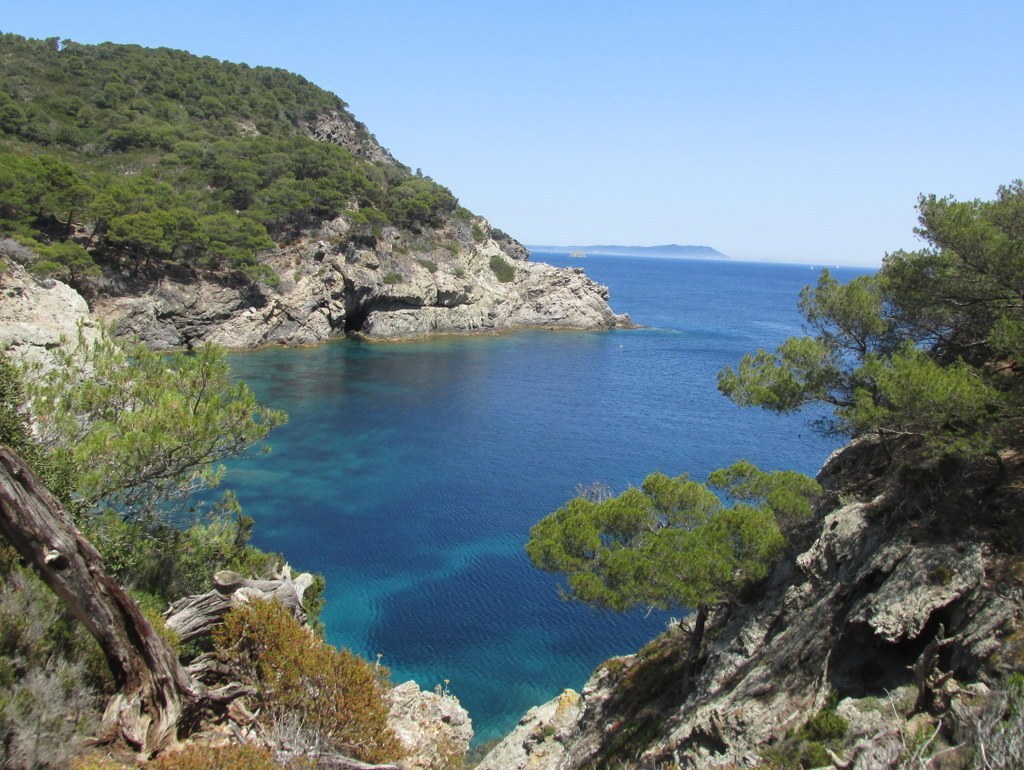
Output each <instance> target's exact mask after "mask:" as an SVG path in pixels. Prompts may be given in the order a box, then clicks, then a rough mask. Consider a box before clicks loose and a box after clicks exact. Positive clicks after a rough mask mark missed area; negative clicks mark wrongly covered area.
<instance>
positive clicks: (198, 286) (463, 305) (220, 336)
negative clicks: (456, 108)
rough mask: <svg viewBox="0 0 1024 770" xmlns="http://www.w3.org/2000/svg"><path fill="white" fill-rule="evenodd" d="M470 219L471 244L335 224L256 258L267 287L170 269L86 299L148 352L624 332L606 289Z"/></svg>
mask: <svg viewBox="0 0 1024 770" xmlns="http://www.w3.org/2000/svg"><path fill="white" fill-rule="evenodd" d="M481 222H483V220H479V219H478V218H475V221H474V222H473V223H472V224H475V225H476V228H477V230H476V233H477V235H476V237H475V238H474V237H473V231H472V225H471V224H467V223H465V222H460V221H458V220H455V221H452V222H450V223H448V224H447V225H446V226H444V227H442V228H438V229H437V230H434V231H432V232H431V233H429V235H424V234H422V233H420V234H417V235H412V234H411V233H409V232H405V231H402V230H399V229H396V228H386V229H385V230H384V231H383V233H382V234H381V236H380V237H379V238H375V239H372V240H371V241H370V242H369V243H367V242H365V241H360V240H359V239H355V238H352V237H351V232H350V231H351V226H350V225H349V223H348V221H347V220H346V218H344V217H339V218H338V219H336V220H334V221H332V222H329V223H325V224H324V226H323V228H322V229H320V230H319V231H317V232H316V233H314V234H308V235H306V236H304V237H302V238H300V239H298V240H297V241H295V242H294V243H292V244H289V245H286V246H282V247H281V248H278V249H275V250H273V251H271V252H268V253H266V254H264V255H262V260H263V262H264V263H265V264H266V265H268V266H269V267H271V268H272V269H273V270H274V271H275V272H276V274H277V275H278V276H279V277H280V283H279V284H278V285H276V286H273V287H271V286H268V285H266V284H263V283H253V282H251V281H247V280H244V279H241V278H239V277H238V276H232V275H216V274H212V273H208V274H206V275H203V274H200V273H197V272H195V271H192V270H186V269H182V270H178V271H175V270H166V271H164V272H163V273H162V274H160V275H157V276H153V275H148V276H145V277H140V276H129V275H125V274H121V273H110V272H108V273H107V274H106V275H105V276H104V277H103V278H101V279H98V280H93V281H90V282H89V283H88V285H87V289H86V290H87V291H88V292H89V293H90V295H91V296H92V298H93V301H92V307H93V310H94V311H95V313H96V314H97V315H98V316H100V317H101V318H104V319H105V320H107V321H108V322H110V323H111V324H112V325H113V327H114V328H115V330H116V333H117V334H119V335H125V336H138V337H139V338H140V339H141V340H142V341H144V342H145V343H146V344H148V345H150V346H152V347H154V348H179V347H185V346H189V345H193V344H196V343H200V342H214V343H217V344H220V345H224V346H226V347H229V348H236V349H237V348H253V347H258V346H261V345H268V344H289V345H296V344H299V345H301V344H311V343H316V342H320V341H322V340H325V339H328V338H330V337H336V336H340V335H344V334H346V333H359V334H362V335H364V336H366V337H368V338H372V339H382V340H396V339H412V338H417V337H424V336H427V335H431V334H462V333H480V332H496V331H502V330H510V329H521V328H552V329H555V328H557V329H610V328H613V327H615V326H623V325H629V323H630V322H629V319H628V317H626V316H622V315H617V314H615V313H614V312H613V311H612V310H611V308H610V307H609V305H608V290H607V288H605V287H604V286H600V285H598V284H596V283H594V282H593V281H591V280H590V279H589V278H587V277H586V275H585V274H584V272H583V270H581V269H578V268H565V269H560V268H555V267H552V266H550V265H546V264H543V263H535V262H530V261H527V260H526V259H524V258H522V257H523V254H522V253H520V252H518V251H517V250H515V249H514V248H512V247H511V245H510V243H509V242H507V241H505V242H499V241H497V240H495V239H494V238H491V237H483V236H482V235H481V233H483V232H484V230H483V227H482V226H481V224H480V223H481ZM483 225H484V226H486V223H483ZM488 229H489V228H488ZM512 243H514V242H512ZM503 270H504V271H507V272H505V273H503V274H502V275H501V276H499V272H501V271H503Z"/></svg>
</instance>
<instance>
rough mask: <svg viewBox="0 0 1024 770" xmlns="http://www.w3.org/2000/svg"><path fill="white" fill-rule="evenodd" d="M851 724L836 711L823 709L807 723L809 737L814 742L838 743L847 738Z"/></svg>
mask: <svg viewBox="0 0 1024 770" xmlns="http://www.w3.org/2000/svg"><path fill="white" fill-rule="evenodd" d="M849 729H850V723H849V722H847V721H846V720H845V719H844V718H843V717H841V716H839V715H838V714H837V713H836V712H835V710H834V709H822V710H821V711H819V712H818V713H817V714H816V715H815V716H813V717H811V719H810V720H809V721H808V722H807V725H806V728H805V730H806V732H807V736H808V737H809V738H810V739H811V740H812V741H838V740H842V738H844V737H845V736H846V731H847V730H849Z"/></svg>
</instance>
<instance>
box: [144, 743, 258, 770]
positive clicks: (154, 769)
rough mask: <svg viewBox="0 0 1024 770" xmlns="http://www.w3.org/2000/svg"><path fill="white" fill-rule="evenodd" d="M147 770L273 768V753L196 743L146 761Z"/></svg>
mask: <svg viewBox="0 0 1024 770" xmlns="http://www.w3.org/2000/svg"><path fill="white" fill-rule="evenodd" d="M148 767H149V768H150V769H151V770H276V768H277V767H278V765H276V764H275V763H274V757H273V754H271V753H270V751H269V750H267V749H261V748H257V747H255V746H239V745H237V744H229V745H227V746H200V745H197V744H192V745H191V746H187V747H185V748H184V749H182V750H181V751H175V752H171V753H166V754H163V755H161V756H160V757H158V758H157V759H155V760H154V761H152V762H150V763H149V765H148Z"/></svg>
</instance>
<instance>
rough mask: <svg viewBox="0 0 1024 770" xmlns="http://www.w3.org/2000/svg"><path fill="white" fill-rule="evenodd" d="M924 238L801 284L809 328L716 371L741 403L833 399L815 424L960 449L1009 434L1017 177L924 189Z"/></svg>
mask: <svg viewBox="0 0 1024 770" xmlns="http://www.w3.org/2000/svg"><path fill="white" fill-rule="evenodd" d="M918 211H919V214H920V216H919V222H920V227H919V228H918V229H917V231H916V232H917V233H918V235H920V236H921V237H922V238H923V239H924V240H925V241H926V243H927V247H926V248H924V249H922V250H920V251H916V252H905V251H898V252H895V253H893V254H889V255H887V256H886V258H885V261H884V263H883V265H882V269H881V270H880V271H879V273H878V275H877V276H863V277H861V278H857V279H856V280H854V281H852V282H850V283H848V284H846V285H841V284H839V283H838V282H837V281H836V280H835V279H834V278H832V276H831V275H829V273H828V271H825V272H823V273H822V275H821V278H820V279H819V281H818V285H817V286H816V287H813V288H812V287H808V288H806V289H805V290H804V292H803V294H802V296H801V300H800V309H801V311H802V313H803V315H804V318H805V319H806V320H807V325H808V328H809V331H810V332H812V334H811V335H809V336H804V337H792V338H790V339H788V340H786V341H785V342H784V343H783V344H782V345H780V346H779V347H778V348H777V349H776V350H775V351H774V352H768V351H765V350H760V351H758V352H757V353H755V354H748V355H746V356H744V357H743V359H742V360H741V361H740V363H739V366H738V367H737V368H736V369H735V370H733V369H731V368H726V369H724V370H723V371H722V372H721V373H720V374H719V389H720V390H721V391H722V392H723V393H725V395H727V396H728V397H729V398H731V399H732V400H733V401H735V402H736V403H738V404H740V405H742V406H748V405H753V406H761V407H764V408H766V409H770V410H772V411H775V412H780V413H785V412H792V411H795V410H797V409H800V408H801V407H803V406H804V405H806V404H810V403H814V402H818V403H825V404H828V405H830V406H832V407H833V408H834V410H833V414H832V416H831V417H830V418H828V419H826V420H824V421H822V422H821V423H820V427H823V428H825V429H826V430H828V431H831V432H835V433H839V434H843V435H862V434H874V435H877V436H879V437H881V438H883V439H901V440H910V441H916V442H918V443H920V444H922V445H923V446H925V447H926V448H927V450H928V451H929V452H930V453H932V454H952V455H958V456H962V457H969V456H972V455H978V454H981V453H990V452H993V451H998V450H999V449H1001V448H1004V447H1007V446H1014V447H1020V446H1021V443H1022V438H1024V431H1022V430H1021V424H1022V420H1024V408H1022V404H1024V378H1022V377H1021V373H1022V372H1024V364H1022V362H1024V184H1022V182H1020V181H1019V180H1018V181H1016V182H1013V183H1012V184H1010V185H1008V186H1006V187H1002V188H1000V189H999V192H998V194H997V196H996V199H995V200H994V201H977V200H975V201H966V202H961V201H956V200H953V199H952V198H937V197H935V196H927V197H925V196H922V197H921V198H920V200H919V201H918Z"/></svg>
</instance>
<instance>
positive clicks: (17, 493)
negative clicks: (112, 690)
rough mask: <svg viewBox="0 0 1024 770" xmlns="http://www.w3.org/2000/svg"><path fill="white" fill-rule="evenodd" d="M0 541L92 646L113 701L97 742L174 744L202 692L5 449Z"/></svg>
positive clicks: (59, 509)
mask: <svg viewBox="0 0 1024 770" xmlns="http://www.w3.org/2000/svg"><path fill="white" fill-rule="evenodd" d="M0 534H3V536H4V537H6V538H7V540H8V541H10V543H11V545H12V546H14V548H15V549H16V550H17V551H18V553H19V554H20V555H21V556H22V558H24V559H25V561H26V562H28V564H30V565H31V566H32V568H33V569H34V570H35V571H36V572H37V573H38V574H39V576H40V577H41V578H42V579H43V582H45V583H46V584H47V585H48V586H49V587H50V588H51V589H52V590H53V592H54V593H56V594H57V596H59V597H60V598H61V600H62V601H63V602H64V603H65V604H66V605H67V607H68V609H70V610H71V612H72V613H73V614H74V615H75V617H76V618H78V620H79V621H80V622H81V623H82V625H84V626H85V627H86V628H87V629H88V630H89V632H90V633H91V634H92V635H93V636H94V637H95V638H96V640H97V641H98V642H99V645H100V648H101V649H102V650H103V654H104V655H105V656H106V659H107V663H108V665H109V666H110V671H111V673H112V674H113V675H114V680H115V682H116V683H117V689H118V694H117V695H116V696H115V697H114V698H113V699H112V700H111V701H110V703H109V705H108V706H107V709H106V712H105V713H104V715H103V724H102V727H101V732H100V737H101V738H103V739H110V740H114V739H117V738H119V737H120V738H122V739H123V740H124V741H125V742H126V743H128V745H130V746H132V747H134V748H136V749H138V750H141V751H143V752H145V753H147V754H151V753H153V752H156V751H159V750H160V749H162V748H164V747H165V746H167V745H170V744H173V743H174V742H175V739H176V733H177V728H178V725H179V723H181V722H182V721H183V720H184V719H185V718H187V717H188V716H189V715H190V714H191V713H192V712H193V711H194V709H195V708H196V707H197V706H198V704H199V702H200V700H202V699H204V697H205V695H206V692H205V688H204V687H203V685H202V684H200V683H198V682H196V681H195V680H194V679H192V677H190V676H189V674H188V673H187V672H186V671H185V669H184V668H182V666H181V664H180V663H179V662H178V659H177V657H176V656H175V654H174V652H173V651H172V650H171V648H170V647H168V645H167V643H166V642H164V641H163V640H162V639H161V638H160V637H159V636H157V634H156V632H155V631H154V630H153V627H152V626H151V625H150V624H149V622H148V621H147V620H146V619H145V618H144V617H143V615H142V613H141V612H140V611H139V607H138V605H137V604H136V603H135V602H134V601H133V600H132V599H131V597H129V596H128V594H127V593H125V591H124V589H122V588H121V586H119V585H118V584H117V583H116V582H115V581H114V580H113V579H111V578H110V577H109V576H108V575H107V574H106V571H105V567H104V563H103V558H102V556H100V554H99V552H98V551H97V550H96V549H95V548H94V547H93V545H92V544H91V543H90V542H89V541H88V540H86V539H85V537H83V536H82V534H81V532H79V531H78V529H77V528H76V527H75V525H74V523H73V522H72V521H71V517H70V516H69V515H68V513H67V511H65V510H64V508H63V506H62V505H61V504H60V502H59V501H58V500H57V499H56V498H55V497H54V496H53V495H52V494H51V493H50V492H49V491H48V490H47V489H46V487H45V486H43V483H42V482H41V481H40V480H39V478H38V477H37V476H36V475H35V473H33V472H32V470H31V469H30V468H29V467H28V466H27V465H26V464H25V463H24V461H22V460H21V458H20V457H18V456H17V455H16V454H15V453H14V452H12V451H11V450H10V449H8V448H7V447H0Z"/></svg>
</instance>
